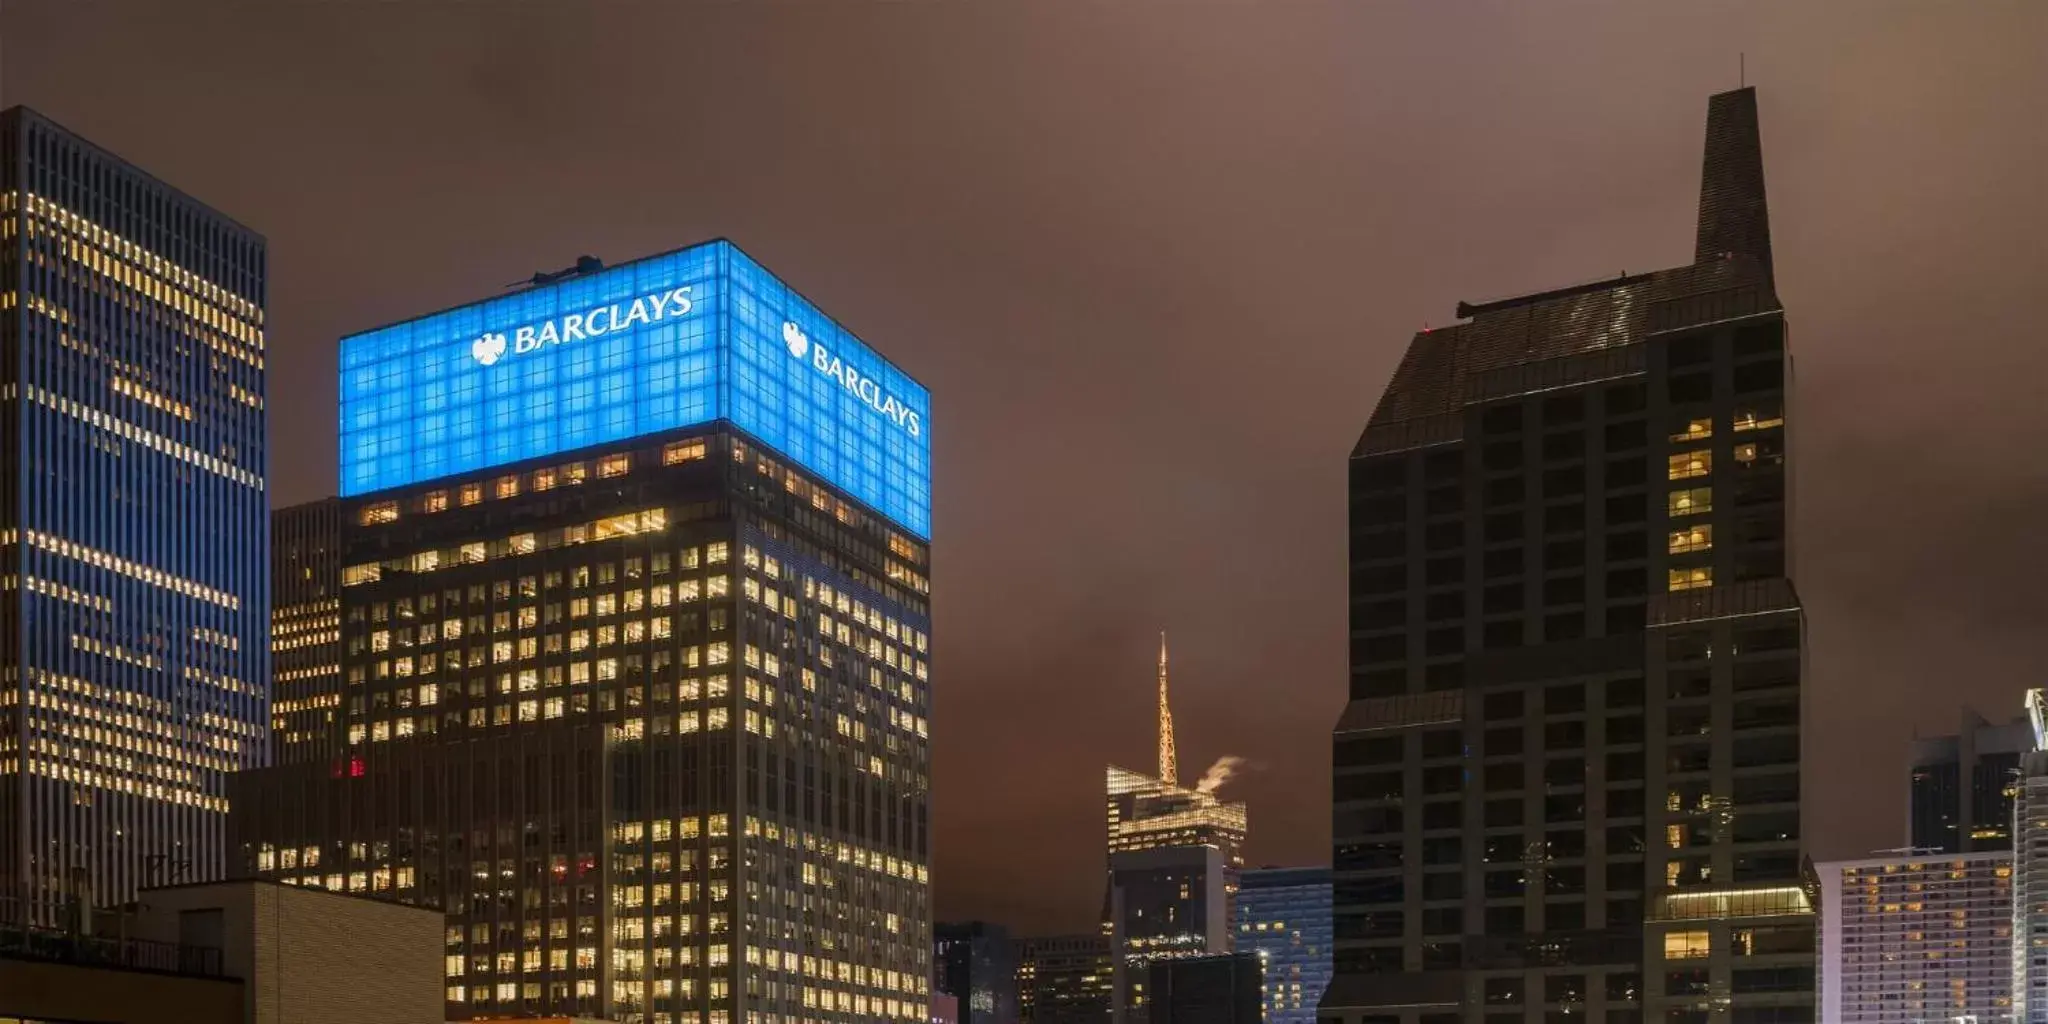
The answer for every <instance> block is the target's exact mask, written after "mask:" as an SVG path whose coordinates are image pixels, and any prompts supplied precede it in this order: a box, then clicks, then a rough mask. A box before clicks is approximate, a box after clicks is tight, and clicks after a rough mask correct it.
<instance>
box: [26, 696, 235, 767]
mask: <svg viewBox="0 0 2048 1024" xmlns="http://www.w3.org/2000/svg"><path fill="white" fill-rule="evenodd" d="M30 697H31V699H30V702H29V703H30V704H31V705H32V706H34V707H38V708H42V709H43V710H46V711H57V712H62V713H64V714H67V715H73V716H75V717H78V718H82V719H85V720H86V721H85V722H83V723H72V722H58V721H43V720H40V719H39V720H36V721H35V722H34V728H33V731H34V732H36V733H38V734H49V735H56V736H62V737H64V738H65V739H68V740H71V741H73V742H75V743H82V744H85V745H86V746H87V747H89V748H91V749H96V750H100V751H108V750H110V749H119V750H126V751H128V752H130V753H133V754H139V755H142V756H144V757H153V758H157V759H159V760H161V761H163V762H165V766H163V767H161V768H151V769H149V770H147V771H145V770H144V769H141V768H137V767H136V766H135V764H134V761H133V760H132V759H130V758H125V757H118V756H117V757H116V759H114V760H103V759H102V761H101V763H104V764H106V765H107V766H109V767H113V768H118V769H120V770H123V771H127V772H131V773H134V774H154V775H161V776H162V777H164V778H166V779H169V780H171V781H173V782H185V783H192V782H195V781H197V779H198V775H197V774H196V773H194V772H192V771H190V770H189V767H188V766H195V765H196V766H197V767H200V768H211V769H213V770H214V771H219V772H231V771H234V770H235V769H237V768H239V767H241V765H240V764H239V763H237V762H236V761H235V760H233V759H232V755H236V754H239V753H241V750H242V745H241V744H240V743H239V742H237V741H235V740H233V739H231V738H229V737H226V736H209V737H203V738H202V739H201V741H200V742H201V743H202V744H203V745H205V746H208V747H212V748H213V749H215V750H218V751H221V752H222V753H225V754H228V755H231V756H230V757H225V758H221V757H208V756H207V755H206V754H205V753H203V752H201V751H199V750H197V749H194V748H193V746H192V745H191V744H190V743H189V742H166V741H164V740H161V739H154V738H151V737H150V735H149V734H151V733H155V734H158V735H163V736H174V735H175V734H174V733H172V732H171V731H170V730H169V729H168V728H163V729H150V728H148V727H146V726H144V725H142V724H140V723H137V722H133V721H128V722H117V721H115V720H114V719H116V718H118V717H121V716H118V715H109V714H106V713H105V712H100V711H99V709H97V708H94V707H92V706H90V705H87V704H79V703H77V702H75V701H68V700H65V699H63V698H61V697H52V696H50V695H48V694H43V693H38V694H31V695H30ZM127 717H129V718H131V719H132V717H133V716H127ZM156 724H161V723H156ZM131 733H133V734H134V735H131ZM62 751H63V748H62V747H51V748H50V752H52V753H61V752H62ZM96 759H97V758H96Z"/></svg>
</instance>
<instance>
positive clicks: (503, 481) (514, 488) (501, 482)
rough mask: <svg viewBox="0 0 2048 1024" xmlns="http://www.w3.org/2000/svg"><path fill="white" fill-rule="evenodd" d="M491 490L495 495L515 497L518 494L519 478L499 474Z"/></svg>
mask: <svg viewBox="0 0 2048 1024" xmlns="http://www.w3.org/2000/svg"><path fill="white" fill-rule="evenodd" d="M492 490H493V492H494V494H495V495H496V496H497V497H500V498H516V497H518V496H519V478H518V477H516V476H501V477H499V478H498V482H497V484H496V485H495V486H494V487H493V488H492Z"/></svg>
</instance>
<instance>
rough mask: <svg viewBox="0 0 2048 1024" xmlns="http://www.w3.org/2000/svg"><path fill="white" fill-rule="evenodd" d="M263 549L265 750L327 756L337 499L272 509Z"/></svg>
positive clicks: (336, 687)
mask: <svg viewBox="0 0 2048 1024" xmlns="http://www.w3.org/2000/svg"><path fill="white" fill-rule="evenodd" d="M270 552H271V554H270V599H271V613H270V659H271V670H272V676H271V678H272V680H273V682H272V691H271V700H270V739H271V754H272V757H273V758H274V759H275V760H276V761H277V762H279V763H289V762H297V761H322V760H331V759H333V758H335V757H337V756H339V755H340V753H341V751H340V749H339V748H337V747H336V746H335V745H334V743H333V740H334V739H335V737H336V736H337V735H338V734H339V732H340V730H338V729H337V728H336V727H335V723H336V722H337V721H338V720H339V719H340V717H341V689H342V687H341V499H339V498H323V499H321V500H319V501H312V502H307V503H305V504H303V505H294V506H292V507H290V508H281V509H278V510H277V511H276V512H274V513H272V514H271V517H270Z"/></svg>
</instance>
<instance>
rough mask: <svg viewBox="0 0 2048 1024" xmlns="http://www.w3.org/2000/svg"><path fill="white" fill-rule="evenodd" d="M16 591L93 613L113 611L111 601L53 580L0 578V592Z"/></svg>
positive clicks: (10, 540) (33, 577)
mask: <svg viewBox="0 0 2048 1024" xmlns="http://www.w3.org/2000/svg"><path fill="white" fill-rule="evenodd" d="M6 543H9V544H12V543H13V540H12V539H11V538H10V539H9V540H8V541H7V542H6ZM17 589H24V590H28V591H31V592H33V593H37V594H42V595H44V596H45V597H54V598H56V599H58V600H60V601H69V602H71V603H72V604H77V605H84V606H85V607H87V608H91V609H92V610H94V611H101V612H111V611H113V610H114V602H113V601H111V600H109V599H107V598H104V597H101V596H99V595H98V594H88V593H85V592H84V591H82V590H74V589H72V588H71V587H67V586H65V585H64V584H62V583H58V582H56V581H55V580H46V579H41V578H39V577H35V576H30V577H27V578H26V581H25V582H24V581H23V580H17V579H16V578H15V577H13V576H0V590H17Z"/></svg>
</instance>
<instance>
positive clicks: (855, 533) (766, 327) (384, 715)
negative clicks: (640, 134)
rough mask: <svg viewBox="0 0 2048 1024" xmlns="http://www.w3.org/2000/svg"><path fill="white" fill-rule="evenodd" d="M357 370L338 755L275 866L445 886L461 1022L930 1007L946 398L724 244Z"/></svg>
mask: <svg viewBox="0 0 2048 1024" xmlns="http://www.w3.org/2000/svg"><path fill="white" fill-rule="evenodd" d="M341 372H342V382H341V396H342V408H341V445H342V451H341V472H342V557H341V566H342V568H341V577H340V579H341V587H340V592H341V643H342V656H341V665H342V675H341V681H340V687H341V689H340V698H341V699H340V704H339V707H340V709H341V713H340V716H339V717H338V719H337V720H336V722H335V723H334V726H333V728H334V730H335V734H334V735H332V736H330V737H329V738H328V740H327V742H328V744H329V745H330V746H331V748H332V749H334V750H336V751H339V752H341V756H340V757H339V758H337V759H336V760H333V761H331V762H329V761H315V762H310V763H307V764H303V765H293V766H285V767H281V768H277V769H272V770H270V771H266V772H259V773H253V774H252V776H251V777H250V778H248V779H246V780H244V782H243V784H244V787H245V788H246V790H247V794H248V796H247V799H246V801H245V803H246V807H245V808H238V813H237V835H238V839H239V843H240V846H239V852H240V853H241V854H242V855H243V856H244V857H245V858H246V861H245V865H246V866H247V867H248V868H249V869H251V870H253V871H255V872H257V873H259V874H261V875H264V876H268V877H276V878H280V879H283V880H286V881H293V882H296V883H298V884H302V885H319V886H323V887H325V888H328V889H342V890H345V891H349V892H361V893H366V894H368V895H371V896H375V897H380V898H386V899H396V900H402V901H403V900H410V901H418V902H422V903H428V904H431V905H437V906H440V907H441V908H442V909H443V910H444V911H445V912H446V914H447V916H448V949H447V955H448V962H447V993H446V994H447V999H448V1007H447V1009H448V1014H449V1016H450V1017H451V1018H453V1019H464V1018H473V1017H501V1016H521V1015H529V1016H530V1015H536V1014H542V1015H544V1014H564V1015H575V1016H591V1017H610V1018H616V1019H637V1020H641V1021H643V1022H645V1024H720V1022H730V1024H742V1022H754V1021H760V1020H763V1019H797V1018H805V1019H814V1020H854V1019H859V1020H870V1021H872V1020H884V1019H893V1020H901V1021H905V1022H911V1021H916V1022H920V1024H921V1022H922V1021H923V1020H924V1019H925V1018H926V1016H927V1003H928V998H927V997H928V995H929V990H930V982H931V976H932V971H931V957H932V945H931V941H932V939H931V912H930V898H929V851H930V835H929V820H928V814H927V796H926V795H927V793H928V792H929V791H930V753H929V751H930V746H929V740H928V737H929V725H928V716H929V714H930V712H929V707H930V681H929V680H930V676H929V662H928V659H929V658H930V656H931V655H930V650H931V647H930V644H931V637H930V632H929V631H930V628H931V626H930V621H931V619H930V606H929V597H928V593H929V590H928V583H927V580H928V573H929V567H928V559H929V556H928V548H927V539H926V538H927V531H928V529H929V510H930V484H929V480H930V477H929V466H930V447H929V444H930V436H931V435H930V429H931V422H930V413H931V409H930V399H929V395H928V393H927V392H926V391H925V389H924V388H923V387H922V386H920V385H919V384H917V382H916V381H914V380H912V379H911V378H910V377H908V376H907V375H905V374H903V373H902V372H901V371H899V370H897V369H896V368H895V367H894V366H892V365H890V364H889V363H888V362H886V361H885V360H883V359H882V358H881V357H880V356H879V355H877V354H875V353H874V352H873V351H872V350H870V349H869V348H867V346H866V345H865V344H863V343H862V342H861V340H860V339H858V338H857V337H855V336H854V335H853V334H852V333H850V332H848V331H846V330H845V329H844V328H841V327H840V326H839V325H837V324H835V323H834V322H833V321H832V320H830V319H829V318H827V317H826V316H825V315H824V314H823V313H822V312H820V311H819V310H818V309H817V308H816V307H814V306H812V305H811V304H810V303H809V302H807V301H805V300H804V299H803V298H802V297H801V296H799V295H797V294H796V293H795V292H793V291H791V290H790V289H789V288H788V287H787V286H786V285H784V284H782V283H781V282H780V281H778V280H777V279H776V278H775V277H774V276H773V275H771V274H769V273H768V272H767V271H766V270H764V269H763V268H762V267H761V266H760V265H758V264H757V263H755V262H754V261H753V260H752V259H750V258H749V257H748V256H747V255H746V254H744V253H743V252H741V251H740V250H739V249H738V248H736V247H734V246H733V245H731V244H730V243H727V242H723V241H720V242H712V243H708V244H705V245H699V246H694V247H691V248H687V249H682V250H679V251H676V252H672V253H667V254H663V255H659V256H654V257H649V258H646V259H642V260H637V261H634V262H631V263H626V264H623V265H620V266H617V267H612V268H610V269H588V270H585V271H583V272H578V273H575V274H573V275H570V276H567V277H566V278H563V279H559V280H553V281H550V282H548V283H544V284H542V285H540V286H538V287H535V288H532V289H529V290H525V291H521V292H516V293H514V294H511V295H508V296H504V297H500V298H494V299H489V300H486V301H484V302H481V303H474V304H470V305H466V306H461V307H457V308H455V309H452V310H449V311H446V312H442V313H437V314H433V315H430V316H427V317H423V318H420V319H417V320H412V321H407V322H405V323H401V324H396V325H393V326H390V327H384V328H379V329H376V330H373V331H369V332H366V333H363V334H359V335H354V336H351V337H349V338H346V339H344V340H343V341H342V345H341ZM244 810H246V814H245V813H243V811H244Z"/></svg>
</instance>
